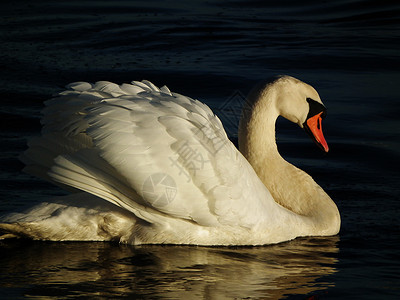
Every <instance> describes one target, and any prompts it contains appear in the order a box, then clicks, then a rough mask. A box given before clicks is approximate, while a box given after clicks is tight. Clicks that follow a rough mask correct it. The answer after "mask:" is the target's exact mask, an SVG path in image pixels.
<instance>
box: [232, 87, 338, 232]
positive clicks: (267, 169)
mask: <svg viewBox="0 0 400 300" xmlns="http://www.w3.org/2000/svg"><path fill="white" fill-rule="evenodd" d="M276 101H278V91H277V90H275V89H270V86H269V85H263V86H261V87H258V88H257V89H255V90H253V91H252V92H251V93H250V95H249V96H248V101H247V103H246V106H245V107H244V108H243V112H242V118H241V121H240V124H239V150H240V151H241V153H242V154H243V155H244V156H245V157H246V159H247V160H248V161H249V163H250V164H251V165H252V167H253V168H254V170H255V172H256V173H257V175H258V177H259V178H260V179H261V181H262V182H263V183H264V185H265V186H266V187H267V189H268V190H269V191H270V193H271V194H272V196H273V198H274V200H275V201H276V202H277V203H279V204H280V205H282V206H283V207H285V208H287V209H289V210H290V211H292V212H294V213H296V214H298V215H302V216H306V217H311V218H312V219H313V220H314V222H313V223H315V224H319V225H321V226H322V228H321V226H315V227H318V230H319V231H320V232H321V231H324V230H328V231H329V232H330V230H332V228H333V227H335V229H334V230H333V231H336V232H334V234H335V233H337V230H338V226H339V225H338V224H340V217H339V213H338V210H337V207H336V205H335V204H334V202H333V201H332V200H331V199H330V197H329V196H328V195H327V194H326V193H325V192H324V191H323V189H322V188H321V187H320V186H319V185H317V184H316V183H315V182H314V180H313V179H312V178H311V176H309V175H308V174H307V173H305V172H303V171H302V170H300V169H298V168H296V167H295V166H293V165H292V164H290V163H288V162H287V161H285V160H284V159H283V158H282V157H281V155H280V154H279V152H278V149H277V145H276V141H275V123H276V119H277V118H278V117H279V112H278V109H277V107H276Z"/></svg>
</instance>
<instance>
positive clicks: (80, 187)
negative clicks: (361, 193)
mask: <svg viewBox="0 0 400 300" xmlns="http://www.w3.org/2000/svg"><path fill="white" fill-rule="evenodd" d="M325 114H326V109H325V106H324V105H323V103H322V101H321V99H320V97H319V95H318V93H317V91H316V90H315V89H314V88H313V87H311V86H310V85H308V84H306V83H304V82H302V81H300V80H298V79H296V78H293V77H290V76H280V77H276V78H275V79H274V80H272V81H268V82H263V83H261V84H259V85H257V86H256V87H255V88H254V89H253V90H252V91H251V92H250V94H249V96H248V99H247V101H246V105H245V106H244V108H243V112H242V117H241V120H240V124H239V133H238V137H239V149H240V151H239V150H238V149H237V148H236V147H235V146H234V145H233V144H232V142H231V141H230V140H229V139H228V137H227V134H226V133H225V130H224V128H223V125H222V123H221V121H220V120H219V118H218V117H217V116H216V115H215V114H214V113H213V112H212V111H211V109H210V108H209V107H208V106H207V105H205V104H203V103H202V102H200V101H198V100H194V99H191V98H189V97H186V96H183V95H180V94H178V93H172V92H171V91H170V90H169V89H168V88H167V87H166V86H163V87H161V88H158V87H156V86H155V85H154V84H153V83H151V82H149V81H146V80H143V81H141V82H139V81H133V82H132V83H131V84H122V85H117V84H115V83H111V82H105V81H100V82H96V83H95V84H90V83H87V82H75V83H72V84H69V85H68V86H67V90H65V91H63V92H61V93H59V94H57V95H56V96H55V97H54V98H52V99H50V100H48V101H46V102H45V108H44V110H43V118H42V124H43V128H42V133H41V136H40V137H36V138H33V139H32V140H30V142H29V143H28V145H29V148H28V150H27V151H26V152H25V153H24V154H23V155H22V158H21V160H22V161H23V162H24V163H25V164H26V167H25V171H26V172H28V173H30V174H33V175H36V176H39V177H41V178H44V179H46V180H48V181H50V182H52V183H55V184H57V185H59V186H61V187H63V188H65V189H66V190H68V191H70V192H71V193H70V195H68V196H65V197H64V198H63V199H62V200H57V201H54V202H44V203H41V204H39V205H37V206H35V207H34V208H32V209H30V210H29V211H27V212H25V213H14V214H11V215H8V216H5V217H3V219H2V220H1V224H0V229H1V231H2V232H3V233H4V235H3V237H11V236H13V237H15V236H19V237H21V236H22V237H30V238H33V239H37V240H53V241H61V240H89V241H118V242H121V243H129V244H135V245H137V244H193V245H266V244H274V243H279V242H283V241H288V240H292V239H294V238H296V237H300V236H326V235H335V234H337V233H338V232H339V228H340V214H339V211H338V208H337V206H336V205H335V203H334V202H333V201H332V199H331V198H330V197H329V196H328V195H327V194H326V193H325V191H324V190H323V189H322V188H321V187H320V186H319V185H318V184H316V183H315V181H314V180H313V179H312V178H311V176H309V175H308V174H307V173H305V172H304V171H302V170H300V169H298V168H296V167H295V166H293V165H292V164H290V163H289V162H287V161H286V160H284V159H283V158H282V157H281V156H280V154H279V152H278V149H277V145H276V142H275V122H276V119H277V118H278V117H279V116H283V117H284V118H286V119H288V120H290V121H292V122H293V123H296V124H298V125H299V126H300V127H301V128H304V129H305V130H306V131H307V132H308V133H309V134H310V136H311V137H312V138H313V140H314V141H315V143H316V144H317V145H318V146H319V147H321V149H323V151H326V152H328V150H329V148H328V145H327V142H326V140H325V138H324V136H323V133H322V124H321V120H322V119H323V118H324V116H325Z"/></svg>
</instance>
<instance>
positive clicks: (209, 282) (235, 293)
mask: <svg viewBox="0 0 400 300" xmlns="http://www.w3.org/2000/svg"><path fill="white" fill-rule="evenodd" d="M337 242H338V237H337V236H335V237H323V238H320V237H316V238H315V237H314V238H301V239H296V240H294V241H290V242H286V243H282V244H277V245H272V246H266V247H229V248H228V247H188V246H159V245H157V246H156V245H154V246H140V247H137V246H136V247H133V246H127V245H118V244H109V243H47V242H46V243H44V242H26V241H14V242H11V243H10V242H6V243H2V244H0V250H1V252H2V255H1V258H0V268H1V272H0V282H1V284H0V285H2V286H3V287H5V288H7V290H10V291H12V290H15V289H17V290H19V291H20V290H21V289H22V290H23V293H24V295H31V296H46V295H52V296H73V295H80V296H88V297H90V296H103V297H118V296H129V297H135V296H136V297H142V298H143V297H149V296H151V297H156V298H164V297H165V298H175V299H178V298H182V299H189V298H190V299H195V298H207V299H224V298H230V299H232V298H245V297H255V298H266V299H268V298H271V299H279V298H284V297H285V295H293V294H302V295H304V294H310V293H313V292H315V291H318V290H323V289H326V288H328V287H331V286H333V285H334V282H332V281H330V280H331V278H332V277H329V276H327V275H329V274H332V273H334V272H336V268H335V264H336V262H337V259H336V256H337V252H338V248H337Z"/></svg>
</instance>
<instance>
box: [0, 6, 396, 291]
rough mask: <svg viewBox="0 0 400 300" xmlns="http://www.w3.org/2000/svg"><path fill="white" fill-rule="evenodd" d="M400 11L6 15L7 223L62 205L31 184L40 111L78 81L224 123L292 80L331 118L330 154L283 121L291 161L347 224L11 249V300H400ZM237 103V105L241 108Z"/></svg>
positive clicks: (5, 283)
mask: <svg viewBox="0 0 400 300" xmlns="http://www.w3.org/2000/svg"><path fill="white" fill-rule="evenodd" d="M399 24H400V5H399V4H398V3H397V2H395V1H380V2H379V3H378V2H374V1H335V2H328V3H325V2H321V1H302V3H301V5H300V4H299V2H298V1H280V2H279V3H278V2H276V1H275V2H274V3H270V2H265V1H227V2H226V1H224V2H222V1H221V2H220V1H207V2H202V1H187V2H185V1H176V2H173V3H171V2H165V1H157V0H154V1H146V2H138V1H96V2H93V1H57V2H54V1H34V2H32V1H6V3H5V4H2V10H1V12H0V33H1V41H2V42H1V43H0V66H1V75H0V95H1V99H0V101H1V102H0V103H1V104H0V120H1V121H0V128H1V133H0V139H1V143H0V150H1V152H0V165H1V168H0V170H1V172H0V197H1V199H0V214H5V213H8V212H11V211H16V210H21V209H22V208H23V207H26V206H32V205H33V204H34V203H37V202H38V201H41V200H42V199H43V198H45V197H48V196H52V195H59V194H62V192H61V191H60V190H59V188H57V187H54V186H52V185H50V184H47V183H45V182H42V181H41V180H39V179H35V178H32V177H30V176H28V175H26V174H23V173H22V172H21V169H22V167H23V165H22V164H21V163H20V162H19V161H18V158H17V157H18V155H19V154H20V153H21V152H22V151H23V150H24V149H26V139H27V138H28V137H30V136H33V135H37V134H38V133H39V131H40V124H39V118H40V110H41V108H42V107H43V104H42V103H43V101H44V100H45V99H48V98H49V97H50V96H51V94H53V93H55V92H57V91H60V89H62V88H63V86H65V85H66V84H67V83H69V82H72V81H81V80H83V81H90V82H94V81H97V80H110V81H114V82H118V83H123V82H130V81H131V80H141V79H147V80H150V81H152V82H154V83H155V84H156V85H159V86H162V85H164V84H165V85H167V86H168V87H169V88H170V89H171V90H172V91H176V92H179V93H182V94H185V95H188V96H191V97H193V98H198V99H200V100H202V101H204V102H205V103H207V104H208V105H209V106H210V107H212V108H213V109H214V110H215V112H216V113H217V114H218V115H219V116H220V117H221V119H222V120H223V121H224V123H225V124H226V128H227V131H228V133H229V134H230V135H231V137H232V138H235V128H236V127H235V126H237V125H236V123H235V120H236V119H235V118H234V116H233V117H232V114H230V113H229V111H230V110H229V107H230V108H231V111H232V109H233V108H232V107H233V104H234V102H235V101H236V100H237V99H238V98H237V97H239V100H240V97H243V96H244V95H246V94H247V92H248V91H249V89H250V88H251V87H252V86H253V85H254V84H255V83H256V82H257V81H259V80H262V79H264V78H267V77H270V76H273V75H276V74H289V75H292V76H295V77H298V78H300V79H302V80H304V81H306V82H309V83H311V84H312V85H313V86H314V87H315V88H316V89H317V90H318V91H319V93H320V95H321V98H322V99H323V101H324V103H325V104H326V106H327V107H328V117H327V119H325V120H324V131H325V136H326V139H327V141H328V144H329V146H330V149H331V151H330V153H329V154H327V155H323V154H321V153H320V152H319V150H318V149H317V148H316V147H315V145H314V144H313V143H312V142H311V141H310V140H309V139H308V137H307V136H306V135H305V134H304V133H303V132H302V131H301V130H299V128H298V127H296V126H295V125H293V124H291V123H289V122H286V121H285V120H279V122H278V124H277V126H278V129H277V130H278V135H277V141H278V147H279V149H280V151H281V153H282V155H283V156H284V157H285V158H286V159H287V160H289V161H290V162H292V163H294V164H295V165H297V166H299V167H301V168H303V169H304V170H306V171H307V172H308V173H309V174H311V175H312V176H313V177H314V178H315V180H316V181H317V182H318V183H319V184H320V185H321V186H322V187H323V188H324V189H325V190H326V191H327V192H328V193H329V194H330V195H331V197H332V198H333V199H334V200H335V202H336V203H337V205H338V207H339V210H340V212H341V215H342V223H343V224H342V229H341V232H340V234H339V235H338V236H336V237H329V238H318V237H317V238H302V239H297V240H294V241H291V242H287V243H282V244H279V245H274V246H266V247H256V248H218V247H216V248H205V247H174V246H143V247H133V246H126V245H116V244H104V243H47V242H28V241H13V242H5V241H3V242H1V243H0V251H1V255H0V291H1V295H2V296H4V298H13V299H16V298H24V297H26V298H34V297H39V298H46V297H48V298H53V297H54V298H74V297H79V296H88V297H99V298H101V297H110V298H120V297H131V298H132V297H134V296H137V297H139V298H169V299H176V298H182V297H184V298H188V297H190V298H192V299H196V298H197V299H201V298H206V299H223V298H227V299H232V298H246V297H249V298H262V299H268V298H270V299H279V298H294V299H305V298H307V297H311V296H316V297H320V298H323V299H325V298H331V299H338V298H344V297H346V298H352V299H378V298H383V299H397V298H399V297H400V290H399V284H400V280H399V278H400V274H399V271H398V270H399V267H400V264H399V252H398V249H399V248H400V247H399V246H400V236H399V232H400V228H399V225H398V224H399V223H398V215H399V212H400V205H399V194H400V193H399V173H398V167H397V165H398V161H399V156H400V155H399V154H400V150H399V149H400V137H399V129H400V126H399V125H400V124H399V123H400V122H399V117H398V116H399V113H400V111H399V105H398V95H399V93H398V87H399V86H400V75H399V69H400V57H399V56H400V47H399V41H400V39H399V38H400V26H399ZM235 97H236V98H235Z"/></svg>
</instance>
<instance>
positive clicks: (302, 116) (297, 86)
mask: <svg viewBox="0 0 400 300" xmlns="http://www.w3.org/2000/svg"><path fill="white" fill-rule="evenodd" d="M270 88H271V89H272V92H273V93H275V99H276V102H275V106H276V109H277V112H278V114H279V115H281V116H282V117H284V118H286V119H288V120H289V121H292V122H293V123H296V124H298V125H299V126H300V127H301V128H303V129H304V130H305V131H306V132H307V133H308V134H309V135H310V137H311V138H312V139H313V141H314V142H315V143H316V144H317V146H318V147H320V148H321V149H322V150H323V151H325V152H328V151H329V147H328V144H327V142H326V140H325V138H324V134H323V132H322V119H323V118H324V117H325V116H326V108H325V106H324V104H323V103H322V101H321V98H320V97H319V95H318V92H317V91H316V90H315V89H314V88H313V87H312V86H311V85H308V84H307V83H304V82H302V81H300V80H298V79H296V78H293V77H290V76H281V77H278V78H277V79H276V80H275V81H274V82H272V84H271V86H270Z"/></svg>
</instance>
